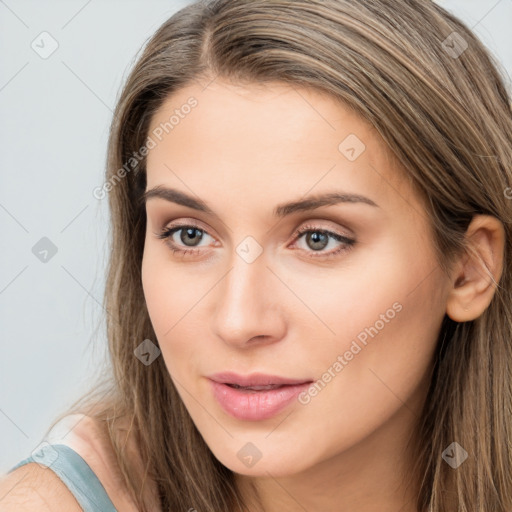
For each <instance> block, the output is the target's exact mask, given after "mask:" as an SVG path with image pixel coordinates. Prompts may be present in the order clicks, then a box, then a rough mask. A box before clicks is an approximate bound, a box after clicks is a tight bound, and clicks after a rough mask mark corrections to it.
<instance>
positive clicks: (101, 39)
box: [0, 0, 512, 498]
mask: <svg viewBox="0 0 512 512" xmlns="http://www.w3.org/2000/svg"><path fill="white" fill-rule="evenodd" d="M187 3H188V2H186V1H182V2H180V1H169V0H167V1H161V0H153V1H151V2H143V1H141V0H137V1H134V0H131V1H127V0H123V1H120V0H109V1H105V0H103V1H99V0H90V1H70V0H66V1H64V0H61V1H46V2H40V1H23V0H20V1H14V0H5V1H1V0H0V119H1V125H0V141H1V151H0V169H1V171H0V229H1V238H0V244H1V245H0V249H1V250H0V269H1V270H0V327H1V356H0V390H1V391H0V471H1V472H4V471H7V469H9V468H10V467H11V466H13V465H14V464H15V463H16V462H18V461H19V460H21V459H22V458H25V457H26V456H27V455H28V454H29V453H30V452H31V451H32V450H33V449H34V448H35V447H36V446H37V445H38V444H39V443H40V441H41V438H42V435H43V432H44V431H45V429H46V428H47V426H48V425H49V424H50V422H51V420H52V419H53V418H54V417H55V416H56V415H57V414H58V413H60V412H61V411H62V410H63V409H64V408H65V407H66V406H67V405H69V404H70V403H71V402H72V401H73V400H74V399H75V398H77V397H78V396H79V395H80V393H81V392H82V391H84V390H85V389H86V387H87V384H88V382H90V380H91V378H93V377H94V372H95V371H98V370H99V369H100V368H101V364H102V360H103V359H104V356H105V352H104V347H105V341H104V334H103V330H101V329H100V331H99V335H98V336H97V337H95V336H94V329H95V326H96V324H97V322H98V319H99V317H100V313H101V302H102V295H103V289H104V284H103V275H104V268H105V263H106V256H107V253H106V249H107V241H108V239H107V227H108V211H107V209H106V206H107V202H106V199H103V200H97V199H95V198H94V197H93V195H92V191H93V189H94V188H95V187H97V186H99V185H101V184H102V182H103V170H104V161H105V154H106V143H107V134H108V128H109V123H110V120H111V113H112V109H113V108H114V105H115V101H116V97H117V94H118V91H119V88H120V86H121V83H122V81H123V79H124V78H125V77H126V75H127V72H128V70H129V68H130V67H131V65H132V64H133V62H134V59H135V56H136V54H137V52H138V51H139V50H140V48H141V46H142V44H143V43H144V42H145V41H146V40H147V38H148V37H150V36H151V35H152V34H153V33H154V31H155V30H156V29H157V28H158V27H159V26H160V24H161V23H162V22H163V21H165V20H166V19H167V18H168V17H169V16H171V15H172V14H173V13H174V12H175V11H176V10H178V9H179V8H181V7H182V6H184V5H186V4H187ZM438 3H440V4H441V5H443V6H445V7H446V8H447V9H448V10H450V11H452V12H454V13H455V14H456V15H457V16H459V17H460V18H462V20H464V21H465V22H466V23H468V24H469V26H470V27H473V28H474V30H475V32H476V33H477V35H479V36H480V38H481V39H482V40H483V41H484V43H485V44H486V45H487V46H488V47H489V48H490V49H491V51H492V52H493V53H494V54H495V55H496V57H497V58H498V59H499V60H500V62H501V63H502V64H503V66H504V67H505V70H506V72H507V73H508V75H512V31H511V26H512V0H500V1H497V0H493V1H487V0H473V1H468V0H457V1H455V0H453V1H450V0H446V1H442V0H439V2H438ZM43 31H47V32H49V33H50V34H51V35H52V36H53V38H55V39H56V40H57V41H58V44H59V47H58V49H57V50H56V51H55V53H53V54H52V55H51V56H50V57H49V58H48V59H42V58H40V57H39V55H38V54H36V53H35V51H34V50H33V49H32V48H31V43H32V41H33V40H34V39H35V38H36V37H37V36H38V35H39V34H40V33H41V32H43ZM44 236H46V237H48V238H49V239H50V240H51V241H52V242H53V243H54V244H55V245H56V246H57V249H58V252H57V253H56V254H55V256H54V257H53V258H51V259H50V260H49V261H48V262H47V263H42V262H41V261H39V260H38V259H37V258H36V257H35V256H34V254H33V253H32V247H33V246H34V244H35V243H36V242H37V241H38V240H39V239H41V238H42V237H44ZM141 341H142V340H141ZM0 498H1V497H0Z"/></svg>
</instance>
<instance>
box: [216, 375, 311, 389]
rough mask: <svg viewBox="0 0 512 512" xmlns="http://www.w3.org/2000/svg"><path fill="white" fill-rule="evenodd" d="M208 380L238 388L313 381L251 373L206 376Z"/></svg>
mask: <svg viewBox="0 0 512 512" xmlns="http://www.w3.org/2000/svg"><path fill="white" fill-rule="evenodd" d="M208 378H209V379H211V380H214V381H215V382H220V383H221V384H237V385H238V386H267V385H269V384H281V385H293V384H304V383H305V382H313V379H288V378H286V377H280V376H279V375H268V374H266V373H252V374H250V375H239V374H237V373H234V372H221V373H214V374H212V375H209V376H208Z"/></svg>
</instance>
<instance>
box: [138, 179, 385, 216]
mask: <svg viewBox="0 0 512 512" xmlns="http://www.w3.org/2000/svg"><path fill="white" fill-rule="evenodd" d="M156 197H157V198H160V199H164V200H166V201H169V202H171V203H176V204H180V205H182V206H187V207H189V208H193V209H194V210H199V211H201V212H205V213H207V214H209V215H212V216H214V217H218V215H217V214H216V213H215V212H214V211H213V210H212V209H211V208H210V207H209V206H208V205H207V204H206V203H205V202H204V201H202V200H201V199H196V198H195V197H192V196H189V195H188V194H185V193H184V192H181V191H179V190H176V189H172V188H167V187H164V186H162V185H158V186H156V187H153V188H152V189H150V190H146V191H145V192H144V194H143V195H142V197H141V201H142V202H143V203H144V204H145V203H146V202H147V201H148V200H150V199H152V198H156ZM339 203H362V204H367V205H370V206H374V207H376V208H379V206H378V205H377V204H376V203H375V202H374V201H372V200H371V199H369V198H368V197H365V196H362V195H359V194H349V193H346V192H328V193H325V194H317V195H313V196H309V197H307V198H304V199H300V200H298V201H292V202H289V203H284V204H280V205H278V206H276V208H274V212H273V214H274V216H275V217H285V216H287V215H290V214H292V213H296V212H303V211H310V210H314V209H316V208H320V207H321V206H331V205H335V204H339Z"/></svg>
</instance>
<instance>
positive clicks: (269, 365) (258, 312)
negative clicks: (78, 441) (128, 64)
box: [142, 78, 503, 512]
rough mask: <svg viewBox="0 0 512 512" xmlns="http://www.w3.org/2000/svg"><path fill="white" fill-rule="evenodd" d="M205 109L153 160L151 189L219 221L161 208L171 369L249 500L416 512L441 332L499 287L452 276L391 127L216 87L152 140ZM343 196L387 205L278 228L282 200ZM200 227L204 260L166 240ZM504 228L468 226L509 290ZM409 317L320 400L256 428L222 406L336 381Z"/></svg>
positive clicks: (309, 98) (160, 328)
mask: <svg viewBox="0 0 512 512" xmlns="http://www.w3.org/2000/svg"><path fill="white" fill-rule="evenodd" d="M191 96H194V97H195V98H196V99H197V101H198V105H197V107H196V108H194V109H192V111H191V112H190V113H189V114H188V115H187V116H185V117H184V118H183V119H180V122H179V124H177V125H176V126H174V128H173V129H172V130H171V131H169V133H168V134H166V135H165V136H164V137H163V138H162V140H161V141H159V142H158V144H157V145H156V147H154V148H153V149H151V151H150V152H149V155H148V160H147V190H149V189H151V188H153V187H156V186H158V185H164V186H167V187H171V188H174V189H177V190H180V191H182V192H185V193H187V194H190V195H192V196H194V197H195V198H200V199H201V200H203V201H204V202H205V203H207V204H208V206H209V207H210V208H211V209H212V210H213V211H214V212H215V213H216V214H217V216H218V217H215V216H213V215H210V214H208V213H205V212H201V211H198V210H195V209H192V208H190V207H187V206H182V205H178V204H175V203H172V202H169V201H166V200H164V199H161V198H152V199H149V200H148V201H147V204H146V211H147V220H148V222H147V233H146V240H145V248H144V257H143V262H142V281H143V287H144V294H145V298H146V302H147V306H148V311H149V314H150V318H151V321H152V324H153V326H154V329H155V333H156V335H157V338H158V341H159V345H160V348H161V351H162V357H163V358H164V361H165V364H166V366H167V368H168V370H169V373H170V376H171V378H172V379H173V381H174V383H175V384H176V387H177V389H178V391H179V393H180V396H181V397H182V399H183V401H184V403H185V405H186V407H187V409H188V411H189V413H190V415H191V417H192V419H193V421H194V423H195V424H196V426H197V428H198V430H199V432H200V433H201V435H202V436H203V438H204V440H205V442H206V443H207V444H208V446H209V447H210V449H211V450H212V452H213V454H214V455H215V456H216V457H217V458H218V459H219V460H220V461H221V462H222V463H223V464H224V465H225V466H227V467H228V468H229V469H231V470H232V471H234V472H235V473H236V474H237V484H238V485H239V487H240V489H241V490H242V492H243V494H244V495H245V496H247V497H248V498H250V489H251V486H254V487H255V488H256V489H257V490H258V491H259V493H260V495H261V497H262V502H263V504H264V510H265V511H266V512H274V511H282V510H287V511H296V510H297V511H303V510H304V509H305V510H308V512H316V511H318V512H320V511H322V512H339V511H341V510H343V511H345V510H346V511H352V510H357V511H359V512H370V511H375V510H379V512H387V511H393V512H396V511H398V510H400V511H401V512H413V511H416V507H415V499H416V493H417V486H416V483H415V482H411V483H410V485H408V486H407V485H406V484H405V481H406V480H405V476H406V475H409V474H410V467H411V464H412V462H413V461H414V453H413V451H412V450H411V449H408V448H407V441H408V440H409V439H410V437H411V435H412V433H413V432H414V428H415V421H416V420H417V419H418V416H419V414H420V411H421V407H422V404H423V401H424V399H425V396H426V392H427V388H428V385H429V372H430V370H431V366H432V356H433V352H434V349H435V345H436V341H437V336H438V333H439V329H440V326H441V321H442V319H443V317H444V315H445V313H448V314H449V315H450V316H451V317H452V318H454V319H457V318H459V319H463V318H469V317H472V318H475V317H476V316H478V315H479V314H481V312H482V311H483V310H484V309H485V307H487V305H488V304H489V302H490V299H491V298H492V294H493V292H494V288H493V286H492V284H490V281H489V279H488V278H487V277H486V275H485V273H484V272H482V271H481V268H482V267H478V265H477V264H476V263H475V262H472V261H468V260H467V258H466V259H464V258H461V260H460V261H457V262H456V264H455V265H454V267H453V268H454V270H453V273H452V274H450V275H446V274H445V273H443V272H442V270H441V268H440V267H439V265H438V263H437V261H436V258H435V255H434V247H433V241H432V234H431V231H430V228H429V221H428V217H427V216H426V214H425V208H424V204H423V203H422V201H421V199H420V198H419V197H418V195H417V194H416V193H415V192H414V190H413V189H412V187H411V184H410V182H409V181H408V180H407V179H405V178H404V174H403V172H402V171H401V170H400V169H399V168H398V166H397V164H396V162H395V161H394V160H393V158H392V156H391V153H390V152H389V151H388V149H387V146H386V145H385V143H384V141H383V140H382V139H381V138H380V136H379V135H378V133H377V132H376V131H375V129H373V127H372V126H371V125H369V124H368V123H367V122H365V121H364V120H362V119H361V118H359V117H358V116H357V115H356V114H355V113H354V112H352V111H351V110H349V109H348V108H346V107H344V106H342V105H340V104H339V103H337V102H335V100H334V99H332V98H331V97H330V96H328V95H325V94H322V93H319V92H317V91H313V90H311V89H305V88H299V87H294V88H292V87H290V86H288V85H286V84H281V83H272V84H266V85H256V84H246V85H244V86H241V85H236V84H232V83H229V82H227V81H224V80H221V79H220V78H218V79H216V80H215V81H214V82H213V83H211V84H210V85H209V86H208V87H206V88H204V84H198V83H193V84H191V85H189V86H187V87H185V88H183V89H181V90H179V91H178V92H176V93H175V94H174V95H173V96H172V97H170V98H168V99H167V101H166V102H165V104H164V105H163V106H162V108H161V109H160V110H159V111H158V112H157V113H156V114H155V116H154V117H153V119H152V121H151V126H150V131H152V130H154V129H155V128H156V127H158V126H159V124H160V123H163V122H165V121H167V120H168V119H169V117H170V115H172V113H173V112H174V110H175V109H176V108H178V109H179V108H180V106H182V105H184V104H185V103H186V102H187V100H188V99H189V98H190V97H191ZM349 134H355V135H356V136H357V137H358V139H359V140H360V141H362V142H363V143H364V145H365V150H364V151H363V152H362V153H361V154H360V155H359V156H358V157H357V158H356V159H355V160H353V161H350V160H349V159H348V158H347V157H346V156H345V154H343V153H342V152H340V150H339V149H338V146H339V145H340V143H341V142H342V141H343V140H344V139H345V138H346V137H347V136H348V135H349ZM339 190H343V191H345V192H348V193H354V194H360V195H363V196H365V197H367V198H369V199H371V200H372V201H373V202H375V203H376V204H377V205H378V206H371V205H368V204H364V203H339V204H337V205H331V206H323V207H320V208H317V209H315V210H312V211H309V212H295V213H292V214H290V215H288V216H286V217H285V218H282V219H278V218H276V217H274V216H273V214H272V212H273V209H274V208H275V207H276V206H277V205H279V204H282V203H285V202H288V201H294V200H299V199H302V198H303V196H305V195H308V196H309V195H313V194H321V193H324V192H332V191H339ZM191 223H192V224H196V225H198V226H199V229H201V230H204V231H201V232H200V234H201V233H202V235H203V237H202V239H201V240H199V239H198V238H196V239H195V242H194V240H192V242H190V243H191V244H192V245H186V244H185V242H184V241H183V240H186V231H185V232H183V231H182V232H180V231H177V232H176V233H175V234H174V235H173V236H172V240H173V241H174V242H175V244H176V245H177V247H178V248H182V249H191V248H192V249H194V247H195V250H196V251H197V252H196V253H195V254H187V255H185V256H183V255H180V254H179V253H173V252H172V251H171V249H170V247H169V245H168V244H169V240H167V241H166V240H162V239H159V238H158V236H157V235H158V234H159V233H160V232H161V231H162V229H164V228H166V227H176V226H177V225H182V226H190V224H191ZM303 226H313V227H314V229H313V231H314V230H315V229H316V230H318V229H323V230H329V231H332V232H334V233H339V234H341V235H344V236H346V237H349V238H351V239H354V240H355V241H356V242H355V244H354V245H353V246H352V247H351V248H350V249H348V250H347V249H345V250H342V251H341V252H340V253H338V254H337V255H336V256H334V257H330V258H329V257H327V256H320V254H322V253H323V254H325V253H329V252H334V251H335V250H336V249H338V248H340V247H344V245H343V244H342V243H340V242H337V241H336V240H335V239H332V238H329V243H328V245H327V246H326V247H324V248H323V249H322V248H321V249H319V250H318V249H317V250H316V251H315V247H317V246H315V243H314V241H311V240H310V241H309V243H308V241H307V236H306V235H303V236H302V237H300V238H297V237H296V236H295V235H294V232H295V230H296V229H298V228H301V227H303ZM500 226H501V225H500V224H499V222H498V221H496V220H495V219H493V218H491V217H485V216H478V218H476V219H475V221H474V223H473V224H472V225H471V226H470V229H469V230H468V234H469V235H471V236H473V234H474V236H473V238H474V240H475V243H476V247H477V249H478V250H479V251H480V253H481V255H482V257H483V258H484V260H485V261H486V262H487V266H488V267H489V268H490V269H491V271H492V272H493V273H494V275H495V277H496V278H499V274H500V272H501V266H500V265H501V261H500V255H501V254H502V252H503V230H502V227H500ZM180 234H182V235H183V237H180ZM192 236H193V235H192ZM247 236H251V237H253V238H254V239H255V240H256V241H257V243H258V244H259V246H260V247H261V249H262V251H263V252H262V253H261V254H260V255H259V256H258V257H257V258H256V259H255V260H254V261H253V262H252V263H248V262H247V261H245V260H244V259H243V258H242V257H240V256H239V255H238V254H237V252H236V250H237V247H238V246H239V244H241V242H242V241H244V239H245V238H246V237H247ZM194 244H195V245H194ZM252 250H253V249H251V251H252ZM311 255H312V256H311ZM310 256H311V257H310ZM463 276H465V277H463ZM461 283H462V284H461ZM397 303H398V304H399V305H400V306H401V309H400V311H399V312H395V315H394V317H393V318H392V319H389V318H388V322H384V324H385V325H384V327H383V328H381V329H379V330H378V334H377V335H375V336H374V337H368V340H367V344H366V345H362V344H361V343H360V344H359V345H361V347H362V348H361V350H360V351H359V352H358V353H357V354H356V355H354V356H353V358H352V359H351V360H350V361H346V362H347V364H346V365H344V367H343V369H342V370H341V371H339V372H336V371H333V370H331V372H332V373H334V375H335V376H334V377H332V375H331V377H332V378H331V380H330V381H329V382H328V383H327V384H326V385H325V387H324V388H323V389H322V390H321V391H320V392H318V393H317V395H316V396H314V397H311V400H310V401H309V402H308V403H307V404H301V403H300V402H298V401H294V402H293V403H292V405H290V406H288V407H287V408H286V409H285V410H284V411H281V412H280V413H279V414H277V415H276V416H274V417H272V418H270V419H268V420H263V421H241V420H238V419H235V418H233V417H231V416H230V415H228V414H227V413H225V412H224V410H223V409H222V408H221V407H220V405H219V404H218V403H217V402H216V401H215V399H214V398H213V394H212V391H211V389H210V383H209V381H208V380H207V378H206V376H208V375H210V374H212V373H214V372H219V371H226V370H231V371H235V372H237V373H240V374H248V373H253V372H263V373H271V374H276V375H280V376H283V377H289V378H297V379H312V380H315V381H316V380H318V379H321V378H322V375H323V374H325V372H326V371H327V370H328V369H329V368H331V369H332V368H333V364H334V363H335V362H336V361H337V358H338V356H339V355H343V354H345V353H346V352H347V350H349V349H350V347H351V344H352V342H353V341H354V340H355V339H356V338H357V336H358V334H360V333H361V332H362V331H364V330H365V328H369V327H370V326H374V325H375V324H376V322H377V321H378V320H379V319H381V318H382V317H381V315H383V314H384V315H385V313H386V311H388V310H390V309H393V304H397ZM459 321H464V320H459ZM379 325H380V324H379ZM249 442H250V443H252V444H253V445H255V446H256V447H257V448H258V450H259V451H260V452H261V454H262V456H261V459H260V460H259V461H258V462H257V463H256V464H254V465H253V466H252V467H247V466H246V465H245V464H244V463H243V462H242V461H241V460H240V459H239V458H238V457H237V453H238V452H239V450H240V449H241V448H242V447H243V446H244V445H246V443H249ZM251 507H252V506H251ZM253 510H254V511H256V510H257V509H256V507H255V506H254V507H252V509H251V512H252V511H253Z"/></svg>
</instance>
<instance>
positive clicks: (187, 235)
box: [157, 224, 212, 255]
mask: <svg viewBox="0 0 512 512" xmlns="http://www.w3.org/2000/svg"><path fill="white" fill-rule="evenodd" d="M177 233H180V234H179V236H178V238H179V240H180V242H179V243H178V242H176V239H175V236H174V235H175V234H177ZM205 234H206V235H207V236H209V237H210V238H212V237H211V236H210V235H208V234H207V233H206V231H205V230H204V229H201V228H200V227H199V226H196V225H190V224H187V225H182V226H175V227H166V228H164V229H163V230H162V232H161V233H159V234H157V238H160V239H162V240H165V242H166V243H167V245H168V246H169V247H170V249H171V250H172V252H173V253H180V254H183V255H185V254H189V253H195V252H200V251H198V250H196V249H195V248H196V247H200V245H196V244H199V243H200V242H202V241H203V240H204V239H205V238H204V235H205ZM181 243H182V244H184V246H185V247H190V248H191V249H183V248H182V247H181V246H180V244H181Z"/></svg>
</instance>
